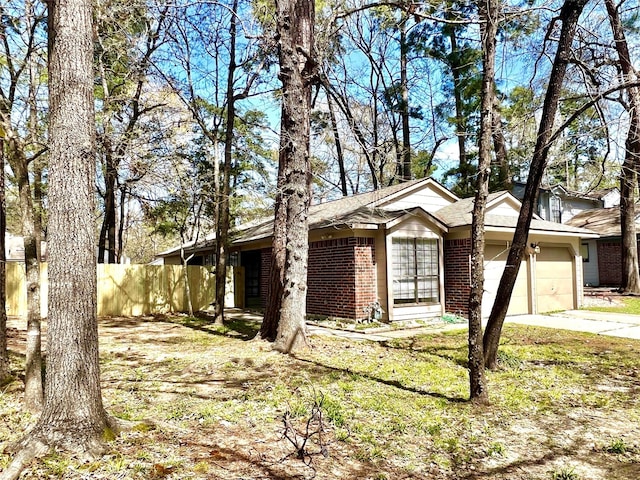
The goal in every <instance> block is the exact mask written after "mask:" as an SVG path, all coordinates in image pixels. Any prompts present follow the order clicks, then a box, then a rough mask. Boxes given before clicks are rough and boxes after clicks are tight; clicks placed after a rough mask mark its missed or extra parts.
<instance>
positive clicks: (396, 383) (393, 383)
mask: <svg viewBox="0 0 640 480" xmlns="http://www.w3.org/2000/svg"><path fill="white" fill-rule="evenodd" d="M294 358H295V359H296V360H298V361H299V362H302V363H305V364H307V365H313V366H314V367H316V368H321V369H325V370H327V371H332V372H338V373H343V374H347V375H358V376H359V377H362V378H365V379H367V380H370V381H372V382H378V383H381V384H384V385H387V386H389V387H394V388H399V389H401V390H404V391H406V392H411V393H416V394H418V395H425V396H428V397H432V398H437V399H439V400H446V401H447V402H451V403H466V402H467V401H468V399H466V398H463V397H454V396H449V395H446V394H444V393H440V392H429V391H427V390H423V389H420V388H415V387H412V386H410V385H405V384H403V383H402V382H400V381H399V380H395V379H386V378H380V377H376V376H374V375H371V374H370V373H367V372H361V371H358V370H357V369H352V368H340V367H334V366H332V365H326V364H323V363H321V362H319V361H317V360H311V359H308V358H302V357H297V356H295V355H294Z"/></svg>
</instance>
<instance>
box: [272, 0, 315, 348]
mask: <svg viewBox="0 0 640 480" xmlns="http://www.w3.org/2000/svg"><path fill="white" fill-rule="evenodd" d="M276 7H277V32H278V36H279V52H278V53H279V57H280V79H281V81H282V118H281V124H282V127H281V134H280V154H279V165H278V194H277V197H276V213H275V224H274V237H273V272H272V277H273V280H274V282H275V283H272V285H271V290H270V291H269V295H268V305H267V310H266V312H265V325H264V332H263V330H261V336H262V338H269V339H270V336H269V335H270V334H272V331H273V326H274V325H276V324H277V334H276V336H275V345H274V348H275V349H277V350H280V351H282V352H287V353H288V352H291V351H293V350H295V349H297V348H300V347H301V346H303V345H306V343H307V337H306V325H305V315H306V302H307V299H306V295H307V256H308V249H309V241H308V236H309V223H308V210H309V203H310V198H311V195H310V189H311V168H310V162H309V124H310V112H311V86H312V81H313V79H314V76H315V65H314V62H313V60H312V55H313V29H314V18H315V15H314V9H315V5H314V1H313V0H282V1H278V2H277V3H276Z"/></svg>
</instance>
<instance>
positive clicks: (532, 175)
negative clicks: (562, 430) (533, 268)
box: [483, 0, 588, 368]
mask: <svg viewBox="0 0 640 480" xmlns="http://www.w3.org/2000/svg"><path fill="white" fill-rule="evenodd" d="M587 1H588V0H565V2H564V4H563V6H562V8H561V10H560V15H559V16H558V19H559V20H560V21H561V22H562V29H561V31H560V38H559V40H558V49H557V51H556V56H555V59H554V61H553V66H552V68H551V74H550V76H549V85H548V86H547V93H546V95H545V99H544V105H543V109H542V117H541V119H540V126H539V128H538V136H537V140H536V146H535V149H534V152H533V158H532V160H531V167H530V169H529V178H528V180H527V185H526V187H525V192H524V198H523V200H522V208H521V209H520V215H519V216H518V222H517V224H516V230H515V232H514V234H513V242H512V244H511V249H510V250H509V255H508V257H507V263H506V266H505V269H504V272H503V274H502V277H501V278H500V284H499V285H498V291H497V292H496V299H495V301H494V304H493V308H492V309H491V315H490V317H489V321H488V323H487V327H486V329H485V332H484V338H483V344H484V356H485V365H486V366H487V367H488V368H496V366H497V356H498V345H499V343H500V334H501V332H502V325H503V324H504V318H505V316H506V314H507V310H508V308H509V301H510V300H511V294H512V292H513V287H514V285H515V283H516V278H517V277H518V271H519V269H520V263H521V262H522V257H523V256H524V253H525V247H526V245H527V237H528V235H529V227H530V225H531V218H532V216H533V213H534V210H535V205H536V202H537V201H538V190H539V188H540V182H541V181H542V176H543V174H544V171H545V168H546V165H547V156H548V153H549V148H551V143H550V139H551V137H552V134H553V124H554V120H555V116H556V111H557V109H558V102H559V100H560V92H561V89H562V82H563V80H564V76H565V73H566V70H567V64H568V62H569V57H570V52H571V43H572V42H573V37H574V35H575V31H576V25H577V24H578V19H579V17H580V14H581V13H582V10H583V8H584V6H585V4H586V3H587Z"/></svg>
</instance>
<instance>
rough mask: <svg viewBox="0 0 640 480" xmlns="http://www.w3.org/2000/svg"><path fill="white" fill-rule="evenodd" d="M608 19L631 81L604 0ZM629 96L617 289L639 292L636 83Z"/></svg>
mask: <svg viewBox="0 0 640 480" xmlns="http://www.w3.org/2000/svg"><path fill="white" fill-rule="evenodd" d="M605 5H606V7H607V13H608V14H609V23H610V24H611V30H612V31H613V37H614V40H615V45H616V51H617V52H618V58H619V59H620V69H621V70H622V75H623V78H622V82H623V83H624V82H629V83H632V82H634V81H636V80H637V74H636V71H635V69H634V67H633V63H632V62H631V55H630V53H629V46H628V44H627V39H626V36H625V33H624V28H623V26H622V21H621V20H620V15H619V13H618V9H617V8H616V6H615V5H614V3H613V0H605ZM627 95H628V97H629V99H628V101H629V107H628V109H627V110H628V112H629V130H628V132H627V140H626V143H625V147H626V148H625V157H624V163H623V164H622V172H621V174H620V227H621V229H622V232H621V237H622V283H621V285H620V290H621V291H622V292H625V293H640V273H639V272H638V240H637V234H636V223H635V219H636V213H635V191H636V186H637V181H638V173H637V172H638V170H637V169H638V168H640V91H639V90H638V87H629V88H627Z"/></svg>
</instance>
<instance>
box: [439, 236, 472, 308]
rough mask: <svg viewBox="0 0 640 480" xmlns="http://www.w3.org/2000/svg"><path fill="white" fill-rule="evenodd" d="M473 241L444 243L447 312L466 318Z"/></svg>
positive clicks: (467, 239) (465, 239)
mask: <svg viewBox="0 0 640 480" xmlns="http://www.w3.org/2000/svg"><path fill="white" fill-rule="evenodd" d="M470 254H471V239H470V238H463V239H458V240H447V241H445V242H444V291H445V304H444V306H445V310H446V311H447V312H451V313H457V314H462V315H464V316H466V314H467V310H468V308H469V293H470V292H471V286H470V284H469V255H470Z"/></svg>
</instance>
